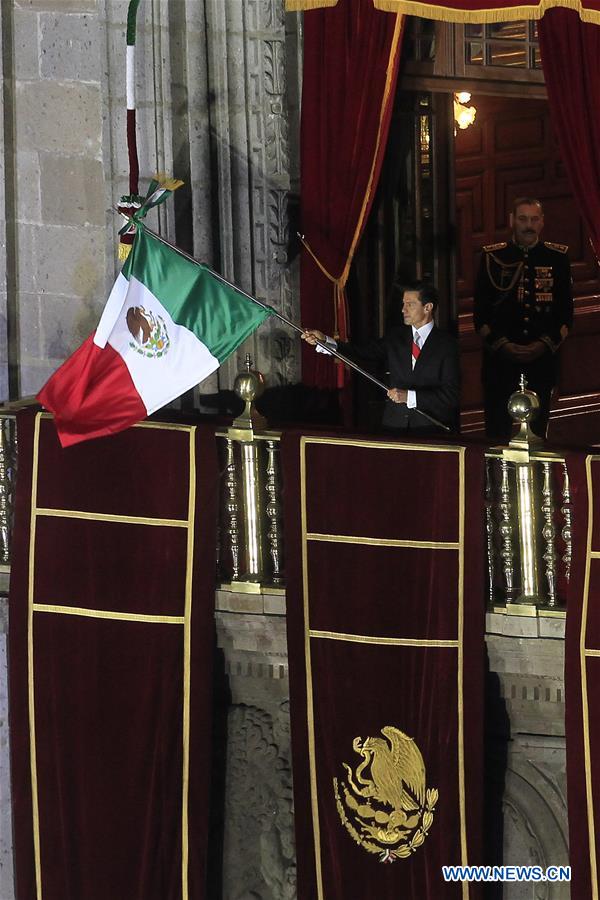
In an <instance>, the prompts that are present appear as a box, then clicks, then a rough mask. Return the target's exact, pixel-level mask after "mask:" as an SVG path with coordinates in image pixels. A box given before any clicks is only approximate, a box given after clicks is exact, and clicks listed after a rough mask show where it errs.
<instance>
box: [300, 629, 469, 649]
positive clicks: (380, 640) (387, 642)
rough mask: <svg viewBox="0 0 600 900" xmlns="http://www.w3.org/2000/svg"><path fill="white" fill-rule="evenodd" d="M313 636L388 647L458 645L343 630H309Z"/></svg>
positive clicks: (449, 642) (448, 642)
mask: <svg viewBox="0 0 600 900" xmlns="http://www.w3.org/2000/svg"><path fill="white" fill-rule="evenodd" d="M308 633H309V635H310V637H311V638H322V639H323V640H327V641H347V642H348V643H351V644H381V645H382V646H388V647H395V646H398V647H458V641H441V640H440V641H427V640H418V639H417V638H392V637H377V636H375V635H368V634H344V633H343V632H342V631H317V630H316V629H313V628H311V629H310V630H309V632H308Z"/></svg>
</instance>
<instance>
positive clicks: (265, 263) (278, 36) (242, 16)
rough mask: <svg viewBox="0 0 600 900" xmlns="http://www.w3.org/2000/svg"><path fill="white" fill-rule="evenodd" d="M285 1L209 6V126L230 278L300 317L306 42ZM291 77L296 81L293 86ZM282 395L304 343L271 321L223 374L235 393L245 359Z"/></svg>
mask: <svg viewBox="0 0 600 900" xmlns="http://www.w3.org/2000/svg"><path fill="white" fill-rule="evenodd" d="M299 21H300V20H299V18H298V17H295V16H294V17H288V18H287V24H288V31H287V33H286V16H285V14H284V10H283V0H244V2H243V3H240V2H239V0H207V3H206V25H207V33H208V36H209V48H210V49H209V57H208V72H209V92H210V96H211V100H212V102H211V108H210V125H211V136H212V141H213V152H214V158H215V165H216V170H217V174H218V196H217V197H216V198H214V200H215V201H216V208H217V209H218V222H217V223H216V224H217V231H218V236H219V243H220V247H219V250H218V252H216V253H215V256H216V257H218V262H217V264H218V266H219V268H220V270H221V272H222V273H223V275H225V276H226V277H227V278H229V279H231V280H232V281H234V282H236V283H237V284H239V286H240V287H242V288H243V289H244V290H246V291H248V292H249V293H251V294H253V295H255V296H256V297H258V298H259V299H260V300H265V301H266V302H268V303H269V304H270V305H272V306H273V307H274V308H275V309H277V310H279V311H281V312H282V313H284V314H285V315H286V316H288V317H289V318H292V319H295V320H297V319H298V308H299V306H298V299H297V295H298V290H297V286H298V269H297V265H296V263H294V264H293V265H291V266H290V264H289V260H288V243H289V213H288V208H289V195H290V191H291V190H292V188H293V186H294V183H295V182H297V171H298V145H297V142H296V141H294V144H293V145H292V144H291V143H290V130H292V132H293V133H294V134H296V133H297V124H296V123H295V122H292V121H291V120H292V119H295V118H296V117H297V116H298V108H299V102H298V91H299V79H298V76H297V68H298V54H299V46H300V42H299V40H298V34H297V31H296V25H297V23H298V22H299ZM288 69H289V70H290V72H291V76H290V77H289V78H288ZM247 352H249V353H250V354H251V355H252V358H253V359H254V361H255V364H256V367H257V368H258V369H259V370H260V371H261V372H263V373H264V374H265V376H266V379H267V385H268V386H269V387H273V386H275V385H278V384H286V383H290V382H294V381H297V380H298V379H299V356H300V350H299V342H298V340H297V338H295V337H292V336H291V335H290V333H289V330H288V329H286V328H285V327H282V326H281V324H280V323H278V322H277V321H276V320H272V321H267V322H266V323H264V324H263V325H262V326H261V328H260V329H259V331H258V332H255V334H254V335H253V336H252V337H250V338H249V339H248V341H246V342H245V344H243V345H242V346H241V347H240V348H239V350H238V352H237V354H236V355H234V356H233V357H232V358H231V359H230V360H229V362H227V363H225V365H224V366H222V367H221V369H220V370H219V374H218V380H219V384H220V386H221V387H231V385H232V383H233V380H234V378H235V375H236V373H237V371H238V370H239V368H240V363H241V361H242V360H243V358H244V354H245V353H247Z"/></svg>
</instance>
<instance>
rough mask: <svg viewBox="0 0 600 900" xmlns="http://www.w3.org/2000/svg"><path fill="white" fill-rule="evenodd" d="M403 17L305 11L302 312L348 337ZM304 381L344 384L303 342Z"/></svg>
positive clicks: (354, 6)
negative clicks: (353, 281) (356, 264)
mask: <svg viewBox="0 0 600 900" xmlns="http://www.w3.org/2000/svg"><path fill="white" fill-rule="evenodd" d="M401 34H402V16H400V15H390V14H389V13H383V12H380V11H378V10H375V9H374V7H373V2H372V0H352V2H348V0H344V2H341V3H339V4H338V5H337V6H336V7H333V8H331V9H315V10H310V11H309V12H307V13H306V14H305V17H304V74H303V91H302V125H301V168H302V196H301V208H302V231H303V232H304V238H305V241H306V243H307V244H308V246H309V247H310V250H311V251H312V254H311V253H310V252H309V251H308V250H306V249H305V250H304V252H303V255H302V265H301V296H302V300H301V307H302V321H303V323H304V324H305V325H306V326H308V327H314V328H321V329H322V330H323V331H326V332H328V333H329V334H334V333H337V334H339V335H340V336H341V337H342V338H345V337H347V320H346V308H345V294H344V288H345V284H346V280H347V278H348V272H349V270H350V264H351V262H352V257H353V255H354V252H355V250H356V246H357V243H358V240H359V238H360V235H361V233H362V230H363V227H364V224H365V221H366V218H367V215H368V212H369V209H370V206H371V202H372V199H373V194H374V191H375V187H376V185H377V180H378V177H379V172H380V169H381V162H382V158H383V152H384V149H385V145H386V140H387V134H388V128H389V121H390V115H391V109H392V101H393V97H394V90H395V84H396V74H397V71H398V57H399V51H400V43H401ZM304 349H305V350H306V351H308V352H306V354H305V357H304V359H303V373H304V381H305V382H306V383H308V384H313V385H319V386H322V387H333V386H335V384H336V380H337V379H336V367H335V366H334V365H332V362H331V359H330V358H329V357H324V356H323V355H321V354H316V353H315V352H314V350H313V348H306V347H305V348H304Z"/></svg>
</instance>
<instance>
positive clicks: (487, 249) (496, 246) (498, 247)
mask: <svg viewBox="0 0 600 900" xmlns="http://www.w3.org/2000/svg"><path fill="white" fill-rule="evenodd" d="M505 247H508V244H507V243H506V241H500V243H498V244H486V246H485V247H484V248H483V249H484V250H485V252H486V253H491V252H492V251H493V250H504V248H505Z"/></svg>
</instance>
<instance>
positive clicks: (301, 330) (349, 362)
mask: <svg viewBox="0 0 600 900" xmlns="http://www.w3.org/2000/svg"><path fill="white" fill-rule="evenodd" d="M117 212H118V213H119V215H121V216H123V218H125V219H129V218H131V216H126V215H125V213H122V212H121V211H120V210H117ZM136 224H137V225H138V226H139V225H140V223H139V222H138V223H136ZM141 227H142V228H144V230H145V231H147V232H148V234H151V235H152V237H154V238H156V240H157V241H160V243H161V244H164V245H165V246H166V247H170V248H171V250H175V252H176V253H179V255H180V256H183V257H184V259H187V260H189V261H190V262H192V263H194V265H196V266H203V268H205V269H206V270H207V271H208V272H210V274H211V275H212V276H213V277H214V278H216V279H217V281H220V282H221V283H222V284H225V285H227V287H229V288H233V290H234V291H237V293H238V294H241V295H242V297H246V299H247V300H251V301H252V303H256V304H257V306H261V307H262V308H263V309H266V310H267V311H268V312H270V313H271V315H273V316H275V317H276V318H277V319H280V320H281V321H282V322H285V324H286V325H288V326H289V327H290V328H292V329H293V330H294V331H297V332H298V334H304V333H305V331H306V329H305V328H302V326H301V325H296V323H295V322H292V320H291V319H288V317H287V316H284V315H283V313H280V312H278V311H277V310H276V309H273V307H272V306H269V305H268V304H267V303H263V302H262V300H257V299H256V297H253V296H252V294H247V293H246V291H243V290H242V289H241V288H240V287H238V286H237V284H233V283H232V282H231V281H228V280H227V279H226V278H224V277H223V276H222V275H220V274H219V273H218V272H215V271H214V269H211V268H210V266H207V265H206V263H201V262H199V261H198V260H197V259H194V257H193V256H190V254H189V253H186V252H185V250H182V249H181V247H178V246H177V245H176V244H172V243H171V241H168V240H167V239H166V238H164V237H163V236H162V235H160V234H157V233H156V231H152V229H151V228H148V226H147V225H145V224H144V225H142V226H141ZM315 341H316V343H317V345H318V346H319V347H322V348H323V349H324V350H326V351H327V353H329V354H331V356H335V357H336V359H339V360H340V361H341V362H343V363H344V365H346V366H348V367H349V368H350V369H354V371H355V372H358V374H359V375H363V376H364V377H365V378H368V379H369V381H372V382H373V384H376V385H377V387H380V388H381V389H382V390H384V391H385V392H386V394H387V392H388V391H389V387H388V386H387V385H386V384H384V383H383V381H379V379H378V378H375V376H374V375H371V373H370V372H367V371H366V370H365V369H363V368H362V367H361V366H359V365H357V364H356V363H355V362H352V360H351V359H348V357H347V356H344V354H343V353H340V352H339V350H334V348H333V347H330V346H328V345H327V344H326V343H325V341H320V340H318V338H315ZM415 412H418V413H420V414H421V415H422V416H424V417H425V418H426V419H428V421H429V422H431V423H432V425H435V426H437V427H438V428H441V429H443V430H444V431H450V428H449V427H448V425H444V423H443V422H439V421H438V420H437V419H434V417H433V416H430V415H429V413H426V412H423V410H422V409H419V408H418V407H415Z"/></svg>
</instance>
